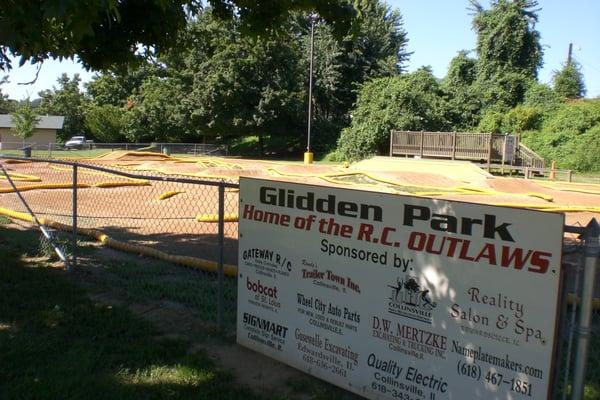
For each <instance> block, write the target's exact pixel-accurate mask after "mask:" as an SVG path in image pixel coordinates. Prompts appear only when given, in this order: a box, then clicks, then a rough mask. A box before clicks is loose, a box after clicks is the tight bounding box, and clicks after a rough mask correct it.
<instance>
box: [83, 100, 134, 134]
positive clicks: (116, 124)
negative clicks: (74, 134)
mask: <svg viewBox="0 0 600 400" xmlns="http://www.w3.org/2000/svg"><path fill="white" fill-rule="evenodd" d="M85 125H86V127H87V129H88V131H89V132H90V133H91V134H92V136H93V137H94V138H95V139H97V140H98V141H100V142H109V143H120V142H124V141H125V140H126V138H125V134H124V125H125V110H124V109H123V108H122V107H117V106H114V105H112V104H104V105H98V104H95V103H91V104H88V106H87V109H86V112H85Z"/></svg>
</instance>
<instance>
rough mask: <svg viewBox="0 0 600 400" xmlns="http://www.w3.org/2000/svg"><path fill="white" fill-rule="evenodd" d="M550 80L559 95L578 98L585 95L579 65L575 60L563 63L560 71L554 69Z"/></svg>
mask: <svg viewBox="0 0 600 400" xmlns="http://www.w3.org/2000/svg"><path fill="white" fill-rule="evenodd" d="M552 81H553V83H554V91H555V92H556V93H557V94H558V95H559V96H561V97H564V98H567V99H580V98H582V97H583V96H584V95H585V83H584V82H583V74H582V73H581V66H580V65H579V63H578V62H577V61H575V60H570V61H568V62H567V63H565V64H564V65H563V68H562V69H561V70H560V71H554V74H553V77H552Z"/></svg>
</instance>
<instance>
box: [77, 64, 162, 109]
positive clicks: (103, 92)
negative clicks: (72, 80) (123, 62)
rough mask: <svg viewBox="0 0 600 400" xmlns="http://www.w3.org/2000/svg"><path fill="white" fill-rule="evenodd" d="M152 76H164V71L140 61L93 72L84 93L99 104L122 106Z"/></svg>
mask: <svg viewBox="0 0 600 400" xmlns="http://www.w3.org/2000/svg"><path fill="white" fill-rule="evenodd" d="M153 76H162V77H164V76H165V72H164V71H162V70H161V68H159V67H158V66H157V65H155V64H151V63H147V62H144V63H141V64H138V65H135V66H129V67H127V68H121V69H119V70H114V71H106V72H103V73H101V74H95V75H94V76H93V77H92V80H91V81H90V82H87V83H86V84H85V89H86V94H87V95H88V96H89V98H90V100H91V101H93V102H95V103H96V104H99V105H104V104H112V105H113V106H118V107H122V106H124V105H126V103H127V99H128V98H129V96H131V95H132V94H133V93H134V92H135V90H136V89H137V88H139V87H140V86H141V85H142V83H143V82H144V80H145V79H147V78H149V77H153Z"/></svg>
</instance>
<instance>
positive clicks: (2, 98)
mask: <svg viewBox="0 0 600 400" xmlns="http://www.w3.org/2000/svg"><path fill="white" fill-rule="evenodd" d="M7 82H8V76H4V77H2V79H0V114H5V113H9V112H10V111H12V110H13V106H12V104H11V102H10V100H9V99H8V95H7V94H4V93H2V85H4V84H5V83H7Z"/></svg>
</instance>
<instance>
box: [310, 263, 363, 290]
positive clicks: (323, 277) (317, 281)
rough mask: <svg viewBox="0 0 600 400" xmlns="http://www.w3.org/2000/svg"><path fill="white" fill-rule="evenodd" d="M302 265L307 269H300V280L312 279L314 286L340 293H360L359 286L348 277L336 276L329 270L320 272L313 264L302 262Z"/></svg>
mask: <svg viewBox="0 0 600 400" xmlns="http://www.w3.org/2000/svg"><path fill="white" fill-rule="evenodd" d="M302 265H303V266H306V267H309V268H302V270H301V273H302V275H301V277H302V279H312V283H313V285H315V286H320V287H323V288H326V289H331V290H335V291H337V292H342V293H347V292H349V293H352V292H355V293H360V285H359V284H358V282H356V281H354V280H352V278H350V277H349V276H342V275H338V274H336V273H335V272H333V271H331V270H325V271H322V270H320V269H318V268H317V267H316V265H315V264H313V263H310V262H308V261H306V260H302Z"/></svg>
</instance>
